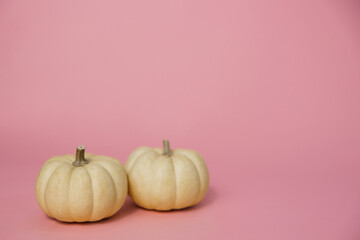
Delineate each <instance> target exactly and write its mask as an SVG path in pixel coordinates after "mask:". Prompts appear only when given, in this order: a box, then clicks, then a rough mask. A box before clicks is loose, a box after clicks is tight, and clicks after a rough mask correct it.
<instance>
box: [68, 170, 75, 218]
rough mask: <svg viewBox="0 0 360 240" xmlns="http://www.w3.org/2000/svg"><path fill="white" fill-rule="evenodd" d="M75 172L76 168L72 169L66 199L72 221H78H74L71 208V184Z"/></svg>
mask: <svg viewBox="0 0 360 240" xmlns="http://www.w3.org/2000/svg"><path fill="white" fill-rule="evenodd" d="M74 170H75V167H72V168H71V172H70V174H69V175H70V176H69V183H68V194H67V199H66V201H67V203H66V205H67V207H68V211H69V215H70V218H71V219H72V221H76V220H75V219H74V217H73V215H72V214H71V207H70V184H71V179H72V175H73V172H74Z"/></svg>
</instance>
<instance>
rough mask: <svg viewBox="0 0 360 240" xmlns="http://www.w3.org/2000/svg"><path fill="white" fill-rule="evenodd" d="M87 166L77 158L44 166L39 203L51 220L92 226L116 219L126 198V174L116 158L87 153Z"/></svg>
mask: <svg viewBox="0 0 360 240" xmlns="http://www.w3.org/2000/svg"><path fill="white" fill-rule="evenodd" d="M85 158H86V159H87V160H88V161H89V163H88V164H85V165H84V166H80V167H75V166H73V165H72V163H73V161H74V160H75V156H74V155H64V156H56V157H53V158H51V159H49V160H48V161H46V162H45V164H44V165H43V166H42V168H41V170H40V173H39V175H38V177H37V180H36V200H37V202H38V204H39V206H40V208H41V209H42V210H43V211H44V212H45V213H46V214H47V215H48V216H50V217H53V218H56V219H57V220H60V221H63V222H87V221H89V222H92V221H98V220H101V219H103V218H107V217H110V216H112V215H114V214H115V213H116V212H117V211H118V210H119V209H120V208H121V206H122V205H123V204H124V202H125V199H126V196H127V190H128V189H127V177H126V171H125V169H124V168H123V166H122V165H121V163H120V162H119V161H118V160H116V159H115V158H111V157H107V156H101V155H93V154H90V153H85Z"/></svg>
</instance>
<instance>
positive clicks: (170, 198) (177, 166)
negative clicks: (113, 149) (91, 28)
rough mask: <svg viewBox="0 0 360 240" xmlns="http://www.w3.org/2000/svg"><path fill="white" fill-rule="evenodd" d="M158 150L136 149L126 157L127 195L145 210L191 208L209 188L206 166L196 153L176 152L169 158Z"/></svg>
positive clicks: (191, 151)
mask: <svg viewBox="0 0 360 240" xmlns="http://www.w3.org/2000/svg"><path fill="white" fill-rule="evenodd" d="M162 152H163V150H162V149H160V148H149V147H140V148H138V149H136V150H135V151H134V152H133V153H132V154H131V155H130V156H129V158H128V161H127V162H126V164H125V168H126V171H127V174H128V181H129V194H130V196H131V198H132V199H133V201H134V202H135V203H136V204H137V205H139V206H141V207H143V208H146V209H153V210H160V211H166V210H171V209H182V208H186V207H189V206H193V205H195V204H197V203H198V202H200V201H201V199H202V198H203V197H204V195H205V193H206V192H207V189H208V186H209V174H208V169H207V166H206V164H205V162H204V160H203V158H202V157H201V156H200V154H199V153H197V152H195V151H193V150H185V149H176V150H174V151H173V155H172V156H166V155H162Z"/></svg>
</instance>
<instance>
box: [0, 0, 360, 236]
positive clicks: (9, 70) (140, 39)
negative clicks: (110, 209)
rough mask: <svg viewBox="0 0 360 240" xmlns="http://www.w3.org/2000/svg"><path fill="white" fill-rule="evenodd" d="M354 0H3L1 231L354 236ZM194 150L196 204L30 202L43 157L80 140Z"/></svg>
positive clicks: (120, 152) (358, 33)
mask: <svg viewBox="0 0 360 240" xmlns="http://www.w3.org/2000/svg"><path fill="white" fill-rule="evenodd" d="M359 12H360V3H359V2H358V1H356V0H345V1H340V0H330V1H325V0H311V1H307V0H305V1H304V0H298V1H288V0H274V1H265V0H263V1H251V0H244V1H243V0H241V1H199V0H194V1H168V0H167V1H165V0H163V1H158V0H156V1H85V0H84V1H77V0H76V1H73V0H71V1H70V0H69V1H45V0H37V1H26V0H12V1H11V0H2V1H0V111H1V112H0V113H1V120H0V149H1V150H0V160H1V168H0V189H1V193H0V197H1V199H0V203H1V204H0V213H1V214H0V239H37V240H41V239H65V238H67V239H85V238H86V239H89V240H91V239H104V240H105V239H132V238H133V239H159V238H165V239H205V238H207V239H246V240H252V239H256V240H257V239H259V240H264V239H274V240H280V239H284V240H289V239H299V240H303V239H307V240H312V239H314V240H321V239H326V240H332V239H339V240H351V239H354V240H355V239H360V174H359V171H360V146H359V145H360V144H359V143H360V127H359V125H360V109H359V108H360V104H359V101H360V14H359ZM164 138H168V139H170V140H171V143H172V146H173V147H174V148H176V147H182V148H191V149H195V150H197V151H199V152H200V153H201V154H202V155H203V156H204V157H205V159H206V161H207V164H208V167H209V171H210V176H211V183H210V189H209V192H208V194H207V195H206V197H205V199H204V200H203V202H201V204H199V205H198V206H196V207H193V208H190V209H187V210H184V211H173V212H166V213H159V212H153V211H146V210H143V209H139V208H137V207H136V206H134V204H133V203H132V201H131V199H128V201H127V202H126V204H125V206H124V207H123V208H122V209H121V210H120V211H119V212H118V213H117V214H116V215H115V216H114V217H113V218H111V219H108V220H105V221H101V222H98V223H88V224H65V223H60V222H57V221H55V220H52V219H50V218H48V217H46V216H45V214H44V213H43V212H41V210H40V208H39V207H38V205H37V203H36V200H35V191H34V185H35V180H36V176H37V173H38V171H39V169H40V167H41V166H42V164H43V163H44V162H45V161H46V160H47V159H48V158H50V157H51V156H53V155H62V154H66V153H73V152H74V151H75V147H76V146H77V145H79V144H84V145H86V147H87V150H88V151H89V152H92V153H97V154H106V155H110V156H113V157H116V158H118V159H119V160H120V161H121V162H122V163H125V161H126V159H127V157H128V155H129V154H130V153H131V151H133V150H134V149H135V148H136V147H138V146H141V145H148V146H160V145H161V140H162V139H164Z"/></svg>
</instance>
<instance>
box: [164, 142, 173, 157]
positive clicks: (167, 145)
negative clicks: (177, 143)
mask: <svg viewBox="0 0 360 240" xmlns="http://www.w3.org/2000/svg"><path fill="white" fill-rule="evenodd" d="M163 149H164V153H163V155H167V156H171V155H172V154H173V153H172V151H171V148H170V143H169V140H163Z"/></svg>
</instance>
